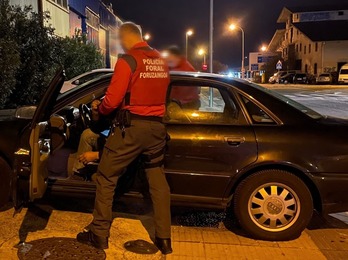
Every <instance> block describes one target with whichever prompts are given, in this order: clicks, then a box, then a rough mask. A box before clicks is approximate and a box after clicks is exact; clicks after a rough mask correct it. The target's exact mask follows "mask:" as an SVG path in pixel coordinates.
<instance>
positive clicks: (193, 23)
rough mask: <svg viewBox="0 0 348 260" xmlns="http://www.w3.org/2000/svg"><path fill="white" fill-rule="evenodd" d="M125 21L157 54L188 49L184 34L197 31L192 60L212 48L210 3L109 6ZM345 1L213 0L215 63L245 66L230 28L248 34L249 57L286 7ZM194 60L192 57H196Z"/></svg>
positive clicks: (140, 1) (162, 0)
mask: <svg viewBox="0 0 348 260" xmlns="http://www.w3.org/2000/svg"><path fill="white" fill-rule="evenodd" d="M108 1H109V2H110V1H111V2H112V3H113V7H114V10H115V12H116V14H117V15H119V16H120V17H121V18H122V19H124V20H130V21H134V22H136V23H138V24H140V25H142V27H143V30H144V33H150V34H151V35H152V39H151V40H150V44H151V45H152V46H153V47H156V48H158V49H161V48H165V47H166V46H168V45H172V44H176V45H180V46H181V47H184V44H185V32H186V31H187V29H188V28H192V29H193V30H194V31H195V35H194V36H192V38H191V39H190V52H191V54H192V59H193V60H194V59H197V60H198V59H199V58H198V57H196V56H197V55H196V52H197V51H196V50H197V49H198V48H199V47H201V46H202V47H205V48H206V49H207V50H208V44H209V2H210V1H209V0H106V2H108ZM345 1H347V0H215V12H214V15H215V19H214V23H215V25H214V27H215V31H214V41H215V42H214V59H216V60H219V61H221V62H223V63H225V64H228V65H229V66H230V67H238V66H239V64H240V60H241V34H240V32H228V33H227V28H226V26H227V24H229V23H230V22H231V21H233V22H235V23H238V24H239V25H240V26H241V27H243V29H244V30H245V34H246V54H248V53H249V52H251V51H257V50H258V49H259V47H260V46H261V45H262V44H268V43H269V41H270V40H271V38H272V36H273V34H274V32H275V30H276V29H277V28H278V27H280V26H281V25H277V23H276V20H277V18H278V16H279V14H280V11H281V9H282V8H283V7H284V6H290V7H291V6H317V5H328V4H340V3H343V2H345ZM193 54H194V55H193Z"/></svg>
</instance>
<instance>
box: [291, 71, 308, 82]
mask: <svg viewBox="0 0 348 260" xmlns="http://www.w3.org/2000/svg"><path fill="white" fill-rule="evenodd" d="M293 83H294V84H307V83H308V76H307V74H305V73H296V74H295V75H294V78H293Z"/></svg>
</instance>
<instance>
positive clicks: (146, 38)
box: [144, 33, 151, 41]
mask: <svg viewBox="0 0 348 260" xmlns="http://www.w3.org/2000/svg"><path fill="white" fill-rule="evenodd" d="M150 39H151V35H150V34H148V33H147V34H145V35H144V40H145V41H148V40H150Z"/></svg>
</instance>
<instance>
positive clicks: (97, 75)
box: [72, 71, 109, 85]
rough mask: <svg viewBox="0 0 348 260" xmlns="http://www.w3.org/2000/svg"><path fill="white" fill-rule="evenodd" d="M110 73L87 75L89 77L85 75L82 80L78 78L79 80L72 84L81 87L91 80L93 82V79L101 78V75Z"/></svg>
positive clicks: (101, 72)
mask: <svg viewBox="0 0 348 260" xmlns="http://www.w3.org/2000/svg"><path fill="white" fill-rule="evenodd" d="M108 73H109V72H103V71H100V72H93V73H90V74H87V75H85V76H83V77H81V78H78V79H76V80H74V81H73V82H72V84H74V85H81V84H84V83H86V82H88V81H91V80H93V79H95V78H97V77H99V76H101V75H104V74H108Z"/></svg>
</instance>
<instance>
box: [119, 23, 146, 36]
mask: <svg viewBox="0 0 348 260" xmlns="http://www.w3.org/2000/svg"><path fill="white" fill-rule="evenodd" d="M120 31H126V32H129V33H132V34H135V35H137V36H139V37H142V29H141V26H140V25H137V24H136V23H133V22H125V23H123V24H122V25H121V26H120Z"/></svg>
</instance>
